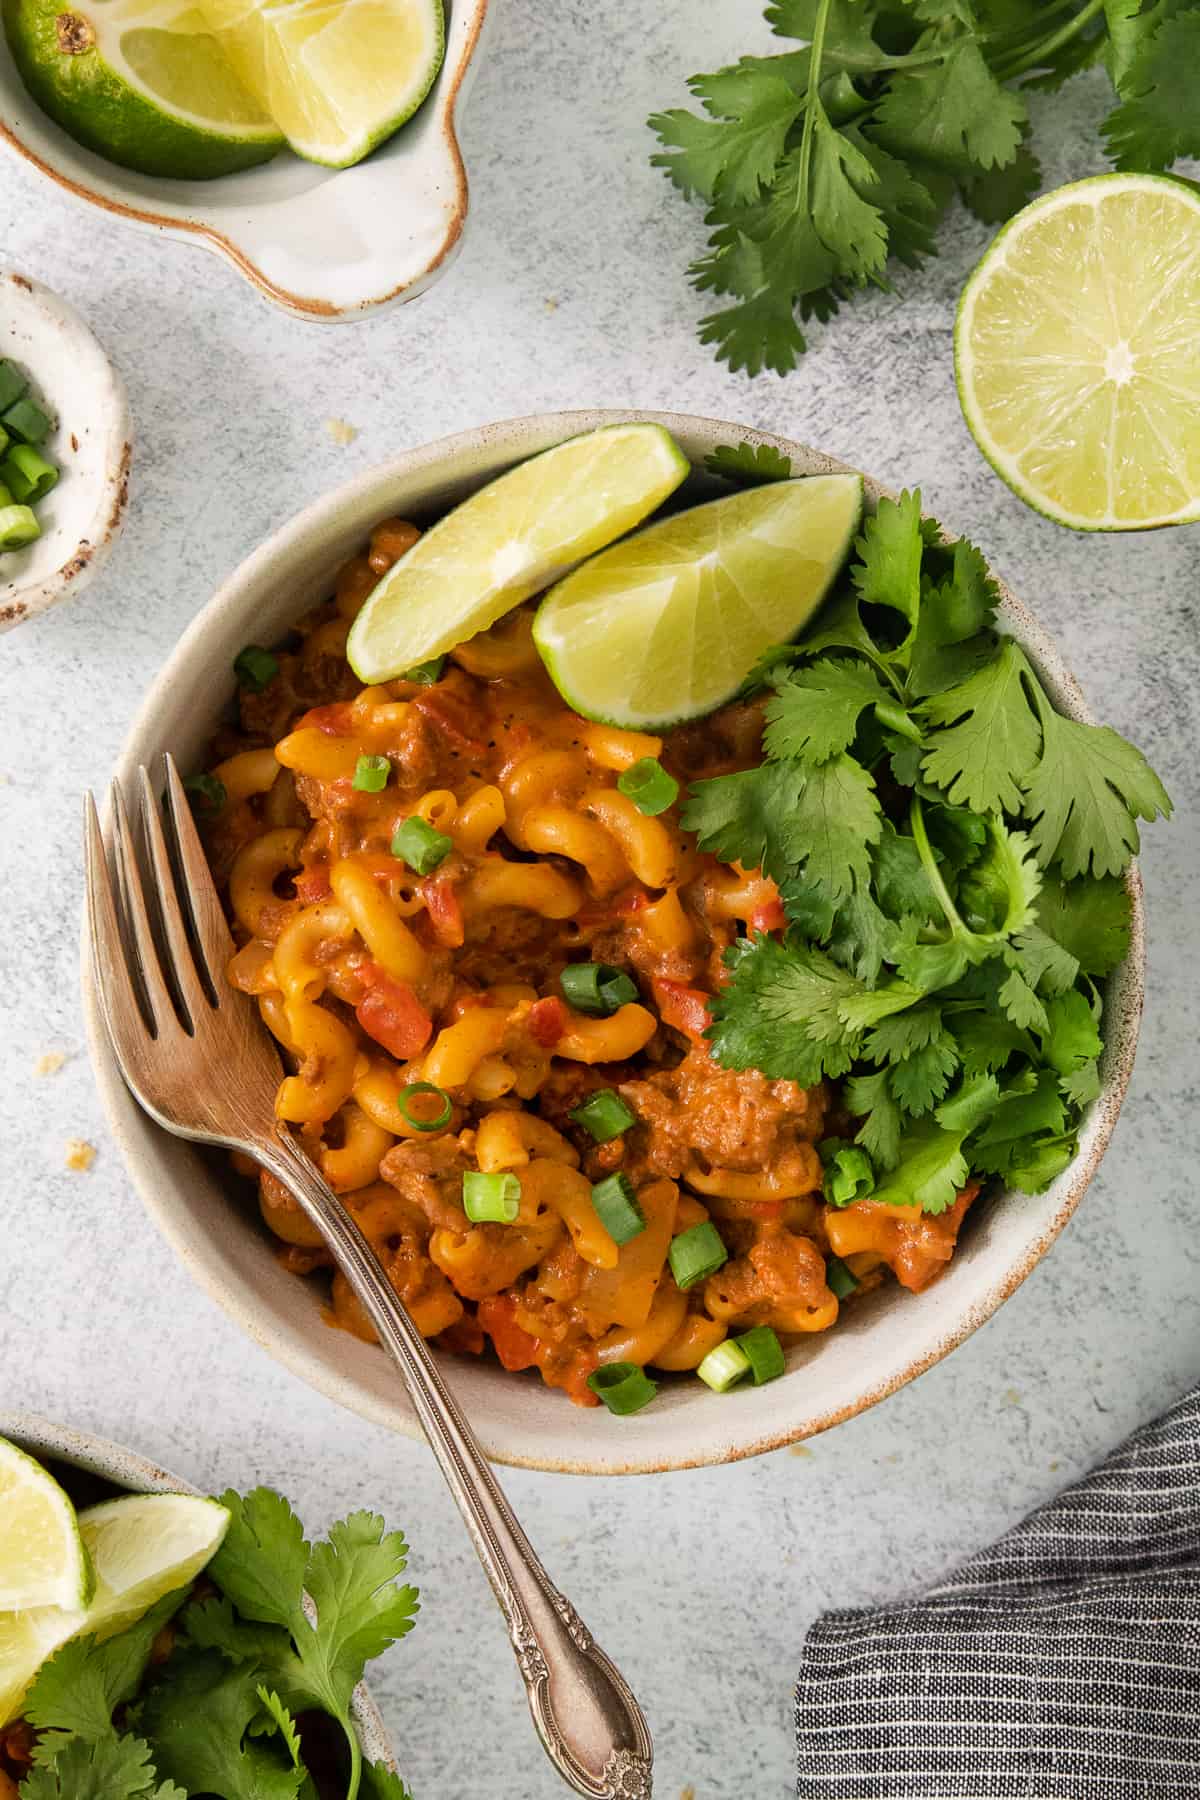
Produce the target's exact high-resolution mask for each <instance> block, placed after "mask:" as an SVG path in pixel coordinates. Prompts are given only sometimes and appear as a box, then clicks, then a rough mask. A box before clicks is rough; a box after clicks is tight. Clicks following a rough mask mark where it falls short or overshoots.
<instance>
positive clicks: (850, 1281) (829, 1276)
mask: <svg viewBox="0 0 1200 1800" xmlns="http://www.w3.org/2000/svg"><path fill="white" fill-rule="evenodd" d="M825 1285H826V1287H827V1288H828V1289H829V1291H830V1293H832V1294H836V1296H837V1298H838V1299H839V1300H844V1299H845V1298H846V1295H847V1294H852V1293H853V1292H854V1290H855V1288H856V1287H857V1286H858V1276H857V1275H856V1274H855V1273H854V1270H853V1269H852V1268H851V1267H850V1265H849V1264H848V1263H844V1262H843V1261H842V1259H841V1257H840V1256H831V1257H829V1258H827V1260H826V1263H825Z"/></svg>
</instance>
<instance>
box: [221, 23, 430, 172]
mask: <svg viewBox="0 0 1200 1800" xmlns="http://www.w3.org/2000/svg"><path fill="white" fill-rule="evenodd" d="M200 5H201V6H202V7H203V9H204V15H205V17H206V19H207V20H208V22H209V24H210V25H211V26H212V28H213V30H214V31H216V33H217V34H218V36H219V38H220V41H221V43H222V44H223V45H224V47H225V49H226V51H227V52H228V54H229V57H230V60H231V61H232V63H233V65H234V67H235V68H236V69H237V71H238V74H239V75H240V76H241V78H242V80H243V81H244V82H245V84H246V86H247V87H248V88H249V89H250V91H251V93H253V94H256V95H257V96H258V99H259V100H260V102H261V103H262V105H263V106H264V107H265V109H266V111H267V112H269V113H270V115H271V117H272V118H273V119H275V120H276V121H277V123H278V124H279V125H280V126H281V127H282V129H283V131H284V132H285V134H286V136H287V140H288V142H289V143H290V144H291V146H292V149H293V150H295V151H296V153H297V155H299V156H304V157H307V158H308V160H309V162H316V163H328V164H330V165H332V167H334V168H337V169H342V168H345V167H346V166H347V165H348V164H349V163H356V162H360V161H361V160H362V158H363V157H364V156H366V155H367V154H368V153H369V152H370V151H371V150H373V149H374V148H375V146H376V144H379V143H381V142H382V141H383V139H384V138H386V137H390V136H391V134H392V132H393V131H395V130H396V128H397V126H400V125H403V123H404V121H405V119H407V118H409V117H410V116H411V115H412V114H413V113H414V112H415V111H416V110H417V107H418V106H420V104H421V102H422V100H424V98H425V96H426V94H427V93H428V92H429V89H430V87H431V86H432V85H433V79H434V76H435V75H436V74H437V72H438V70H439V69H440V68H441V65H442V53H443V50H444V48H445V42H446V33H445V23H444V20H443V18H442V4H441V0H200Z"/></svg>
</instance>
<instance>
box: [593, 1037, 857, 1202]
mask: <svg viewBox="0 0 1200 1800" xmlns="http://www.w3.org/2000/svg"><path fill="white" fill-rule="evenodd" d="M621 1093H622V1095H623V1096H624V1098H625V1099H626V1100H627V1101H628V1102H629V1104H630V1106H631V1107H632V1108H633V1110H634V1112H635V1113H636V1114H637V1116H638V1120H639V1130H638V1135H637V1138H636V1140H635V1142H636V1146H637V1150H638V1152H639V1154H640V1156H641V1157H642V1158H643V1159H644V1162H645V1166H646V1168H647V1170H648V1171H649V1172H650V1173H652V1174H655V1175H669V1176H672V1177H673V1178H677V1177H678V1176H680V1175H682V1174H683V1172H684V1170H685V1168H686V1167H687V1165H688V1163H689V1162H690V1161H691V1160H692V1159H693V1158H694V1157H700V1158H701V1159H702V1160H703V1161H704V1162H705V1163H707V1164H708V1165H709V1166H710V1167H712V1168H719V1169H740V1170H747V1171H750V1170H760V1169H769V1168H770V1167H771V1165H772V1164H773V1163H776V1162H777V1161H778V1160H779V1158H780V1157H781V1156H782V1155H784V1154H785V1153H786V1152H787V1151H788V1150H789V1149H791V1148H792V1147H793V1146H794V1145H796V1144H797V1143H806V1144H813V1143H816V1141H817V1139H818V1138H820V1137H821V1136H823V1135H824V1124H823V1121H824V1115H825V1093H824V1089H823V1088H820V1087H816V1088H802V1087H799V1086H797V1084H796V1083H795V1082H794V1081H768V1080H767V1078H766V1076H765V1075H760V1074H759V1072H758V1070H757V1069H747V1070H745V1071H741V1072H738V1071H735V1070H732V1069H722V1068H720V1067H719V1066H718V1065H717V1064H716V1063H715V1062H714V1061H713V1059H712V1057H711V1056H710V1055H709V1053H708V1051H707V1050H706V1049H704V1048H701V1047H699V1046H696V1047H693V1048H692V1049H691V1050H689V1052H688V1054H687V1055H686V1056H685V1057H684V1059H683V1061H682V1062H681V1063H680V1064H679V1066H678V1067H677V1068H674V1069H663V1070H661V1071H660V1072H659V1073H658V1074H657V1075H651V1076H649V1077H648V1078H647V1079H646V1080H645V1081H625V1082H622V1083H621Z"/></svg>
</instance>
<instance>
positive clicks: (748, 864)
mask: <svg viewBox="0 0 1200 1800" xmlns="http://www.w3.org/2000/svg"><path fill="white" fill-rule="evenodd" d="M805 779H806V777H805V773H804V771H803V770H802V769H794V768H792V767H790V766H789V765H788V764H787V763H762V764H760V766H759V767H758V768H756V769H747V770H745V772H744V773H741V774H737V775H715V776H713V777H712V778H711V779H710V780H708V781H697V782H693V784H692V786H691V787H690V788H689V789H688V793H687V799H686V800H685V802H684V805H683V810H682V812H681V814H680V822H681V823H682V825H683V828H684V830H685V831H694V832H695V833H696V838H697V842H698V845H699V848H700V849H701V850H709V851H711V852H712V854H713V855H714V856H718V857H720V859H721V861H722V862H738V863H741V865H742V867H743V868H745V869H761V870H762V871H763V873H764V874H766V875H770V876H771V878H772V879H773V880H775V881H784V880H786V879H787V877H788V875H789V874H790V873H791V872H792V871H794V870H795V869H796V868H797V867H798V866H799V864H800V862H801V861H802V860H803V857H804V853H805V849H806V845H805V842H804V839H803V837H802V835H801V833H800V830H799V827H798V824H797V814H798V809H799V805H800V791H801V789H802V788H803V786H804V783H805Z"/></svg>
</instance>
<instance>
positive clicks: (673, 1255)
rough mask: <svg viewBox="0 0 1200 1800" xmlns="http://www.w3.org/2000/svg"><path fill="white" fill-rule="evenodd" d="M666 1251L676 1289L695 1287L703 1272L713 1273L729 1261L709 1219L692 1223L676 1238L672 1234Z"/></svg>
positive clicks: (703, 1275) (718, 1233)
mask: <svg viewBox="0 0 1200 1800" xmlns="http://www.w3.org/2000/svg"><path fill="white" fill-rule="evenodd" d="M667 1254H668V1256H669V1257H670V1261H671V1273H672V1275H674V1277H675V1285H676V1287H680V1288H690V1287H695V1285H696V1283H697V1282H698V1281H703V1280H704V1278H705V1276H706V1275H715V1274H716V1272H717V1270H718V1269H719V1268H720V1267H721V1265H722V1263H725V1262H728V1260H729V1252H728V1250H726V1248H725V1245H724V1244H723V1243H722V1241H721V1234H720V1232H719V1231H718V1230H717V1228H716V1226H715V1225H714V1224H713V1222H712V1220H711V1219H705V1220H704V1222H703V1224H700V1225H692V1226H691V1227H690V1228H689V1229H688V1230H687V1231H681V1232H680V1233H679V1236H678V1237H673V1238H672V1239H671V1248H670V1250H669V1251H668V1253H667Z"/></svg>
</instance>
